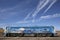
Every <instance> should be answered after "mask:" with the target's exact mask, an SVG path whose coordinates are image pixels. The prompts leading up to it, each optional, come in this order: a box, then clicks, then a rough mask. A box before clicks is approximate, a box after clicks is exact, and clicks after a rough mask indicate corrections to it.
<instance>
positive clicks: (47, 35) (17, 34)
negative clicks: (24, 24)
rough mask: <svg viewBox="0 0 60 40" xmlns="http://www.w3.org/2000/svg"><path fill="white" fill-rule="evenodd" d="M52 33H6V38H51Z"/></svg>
mask: <svg viewBox="0 0 60 40" xmlns="http://www.w3.org/2000/svg"><path fill="white" fill-rule="evenodd" d="M53 36H54V34H53V33H32V34H31V33H7V34H6V37H53Z"/></svg>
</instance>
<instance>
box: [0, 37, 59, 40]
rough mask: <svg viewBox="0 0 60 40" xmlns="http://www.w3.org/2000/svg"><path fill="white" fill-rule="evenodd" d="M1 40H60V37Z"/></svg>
mask: <svg viewBox="0 0 60 40" xmlns="http://www.w3.org/2000/svg"><path fill="white" fill-rule="evenodd" d="M0 40H60V37H8V38H7V37H5V38H0Z"/></svg>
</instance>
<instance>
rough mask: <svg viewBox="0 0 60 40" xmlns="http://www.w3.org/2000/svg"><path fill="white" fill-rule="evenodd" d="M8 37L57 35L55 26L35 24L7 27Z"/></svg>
mask: <svg viewBox="0 0 60 40" xmlns="http://www.w3.org/2000/svg"><path fill="white" fill-rule="evenodd" d="M6 30H7V32H6V36H7V37H17V36H18V37H22V36H35V37H36V36H44V37H45V36H49V37H51V36H55V35H56V31H55V28H54V26H34V27H6Z"/></svg>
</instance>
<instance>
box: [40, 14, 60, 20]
mask: <svg viewBox="0 0 60 40" xmlns="http://www.w3.org/2000/svg"><path fill="white" fill-rule="evenodd" d="M56 17H60V14H57V13H56V14H53V15H46V16H41V17H40V19H50V18H56Z"/></svg>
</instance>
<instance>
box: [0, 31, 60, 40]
mask: <svg viewBox="0 0 60 40" xmlns="http://www.w3.org/2000/svg"><path fill="white" fill-rule="evenodd" d="M57 35H58V37H0V40H60V31H57Z"/></svg>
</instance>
